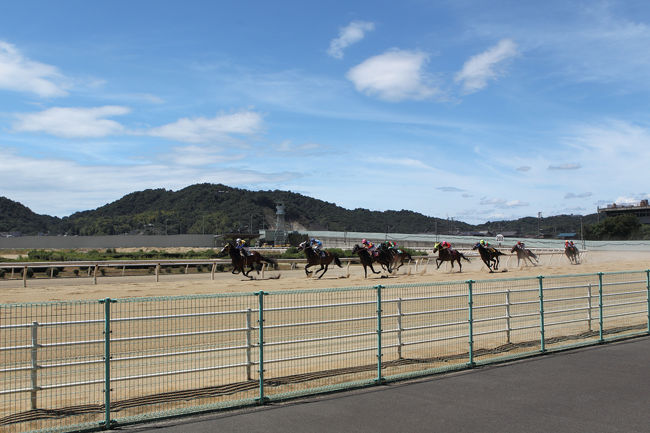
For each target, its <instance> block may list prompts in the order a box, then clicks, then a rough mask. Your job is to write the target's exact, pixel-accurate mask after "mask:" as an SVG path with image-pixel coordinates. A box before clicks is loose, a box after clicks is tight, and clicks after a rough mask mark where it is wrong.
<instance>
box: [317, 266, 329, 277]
mask: <svg viewBox="0 0 650 433" xmlns="http://www.w3.org/2000/svg"><path fill="white" fill-rule="evenodd" d="M320 267H321V269H323V265H320ZM324 267H325V269H324V270H323V273H322V274H320V277H318V279H319V280H320V279H321V278H322V277H323V275H325V272H327V267H328V265H324ZM316 273H318V272H316Z"/></svg>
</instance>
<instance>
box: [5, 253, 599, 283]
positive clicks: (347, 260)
mask: <svg viewBox="0 0 650 433" xmlns="http://www.w3.org/2000/svg"><path fill="white" fill-rule="evenodd" d="M535 252H536V253H537V255H538V256H551V259H549V260H552V257H553V256H555V257H560V256H562V257H563V256H564V251H562V250H550V249H543V250H536V251H535ZM464 254H465V255H466V256H467V257H470V258H478V257H479V255H478V253H475V252H474V251H471V250H466V251H465V252H464ZM586 254H587V253H586V252H583V253H581V256H582V257H585V255H586ZM436 258H437V256H434V255H424V256H415V257H413V260H411V261H409V262H407V263H405V264H404V265H403V266H404V269H405V272H406V273H407V274H409V275H410V274H411V273H414V274H417V273H418V272H421V271H422V270H423V269H426V267H428V266H429V265H430V264H435V263H436V262H435V260H436ZM514 258H516V255H512V254H511V255H506V262H505V263H504V264H505V266H507V265H508V263H509V261H510V260H511V259H514ZM275 260H276V262H277V263H278V264H285V265H290V266H291V269H295V268H296V267H297V266H298V265H300V264H306V263H307V260H306V259H305V258H297V259H283V258H278V259H275ZM340 261H341V262H342V263H343V264H345V265H346V266H347V272H348V275H349V268H350V265H351V264H352V263H355V262H356V263H358V262H359V258H358V257H341V258H340ZM230 264H231V259H225V258H224V259H166V260H162V259H158V260H157V259H151V260H100V261H63V262H0V270H2V269H5V270H8V271H9V273H8V275H5V277H6V278H9V279H15V278H16V277H19V278H21V279H22V280H23V287H27V281H28V280H29V277H28V269H46V272H45V275H46V276H48V277H49V278H54V277H55V270H56V269H62V268H77V267H78V268H80V269H85V272H87V276H88V277H92V278H93V283H94V284H97V282H98V278H99V277H100V276H103V275H101V272H100V271H101V270H102V269H107V268H117V269H119V268H121V270H122V273H121V275H122V276H124V275H125V272H126V269H127V268H143V267H149V268H150V269H152V270H153V276H154V278H155V281H156V282H159V280H160V275H161V271H162V269H164V268H169V267H182V266H184V267H185V273H188V270H189V267H190V266H194V267H196V266H207V267H208V268H209V269H210V278H211V279H212V280H214V276H215V273H216V272H217V266H219V265H225V266H227V265H230ZM267 269H269V265H268V264H267V263H265V264H264V265H263V266H262V269H261V278H264V273H265V271H266V270H267ZM113 276H118V277H119V276H120V275H113Z"/></svg>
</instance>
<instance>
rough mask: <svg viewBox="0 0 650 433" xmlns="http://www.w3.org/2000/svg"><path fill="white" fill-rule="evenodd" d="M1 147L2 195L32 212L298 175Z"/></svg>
mask: <svg viewBox="0 0 650 433" xmlns="http://www.w3.org/2000/svg"><path fill="white" fill-rule="evenodd" d="M0 150H1V151H2V152H3V155H5V158H0V184H2V185H11V189H10V190H8V189H5V191H4V192H3V194H4V195H6V196H7V197H9V198H11V199H12V200H16V201H20V202H21V203H23V204H24V205H26V206H29V207H30V208H31V209H32V210H33V211H34V212H37V213H42V214H47V215H57V216H65V215H70V214H71V213H73V212H76V211H80V210H88V209H94V208H96V207H98V206H101V205H103V204H105V203H106V202H108V201H112V200H117V199H119V198H121V197H122V196H124V195H125V194H128V193H131V192H134V191H140V190H143V189H147V188H167V189H174V190H176V189H180V188H184V187H186V186H187V185H192V184H196V183H223V184H227V185H231V186H240V187H251V186H257V187H262V186H270V187H274V188H278V187H281V186H282V185H284V184H286V183H287V182H289V181H291V180H293V179H296V178H298V177H300V175H299V174H297V173H293V172H287V171H281V172H268V173H267V172H261V171H256V170H250V169H241V168H237V169H235V168H231V167H227V166H224V167H222V168H220V169H215V168H214V167H213V166H199V165H192V164H187V165H184V164H178V163H177V161H176V160H175V159H173V160H170V159H165V158H159V162H158V163H151V164H148V163H147V164H139V165H137V166H134V165H110V164H103V165H92V166H86V165H82V164H78V163H76V162H74V161H69V160H63V159H50V158H48V159H38V158H28V157H24V156H21V155H18V154H17V153H15V152H14V151H12V150H11V149H7V148H0ZM196 150H197V151H199V150H200V149H199V148H197V149H196ZM161 156H163V155H161Z"/></svg>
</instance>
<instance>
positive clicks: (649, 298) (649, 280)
mask: <svg viewBox="0 0 650 433" xmlns="http://www.w3.org/2000/svg"><path fill="white" fill-rule="evenodd" d="M645 274H646V279H647V285H646V288H647V290H648V295H647V298H646V299H647V301H648V309H647V310H646V312H647V313H648V334H650V269H648V270H646V271H645Z"/></svg>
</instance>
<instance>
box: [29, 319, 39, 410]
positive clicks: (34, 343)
mask: <svg viewBox="0 0 650 433" xmlns="http://www.w3.org/2000/svg"><path fill="white" fill-rule="evenodd" d="M31 352H32V353H31V355H32V356H31V357H32V370H31V379H32V390H31V391H30V394H31V400H32V410H34V409H38V406H37V397H36V394H37V392H38V322H32V349H31Z"/></svg>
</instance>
